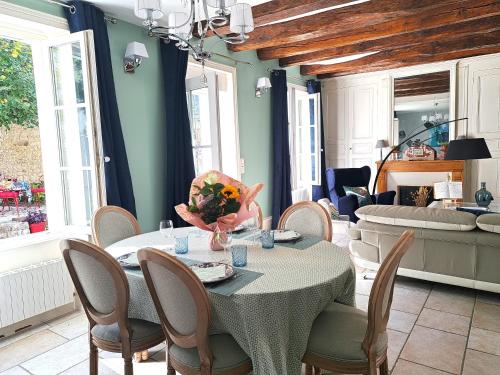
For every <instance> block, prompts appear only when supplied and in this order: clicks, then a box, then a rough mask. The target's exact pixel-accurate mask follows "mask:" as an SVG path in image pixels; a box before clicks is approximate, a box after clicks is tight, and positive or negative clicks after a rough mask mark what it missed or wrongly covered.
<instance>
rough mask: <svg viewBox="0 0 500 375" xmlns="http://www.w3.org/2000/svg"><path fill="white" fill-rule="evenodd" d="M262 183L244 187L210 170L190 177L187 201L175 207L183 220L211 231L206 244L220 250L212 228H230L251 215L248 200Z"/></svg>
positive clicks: (259, 188) (253, 214) (250, 200)
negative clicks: (208, 241)
mask: <svg viewBox="0 0 500 375" xmlns="http://www.w3.org/2000/svg"><path fill="white" fill-rule="evenodd" d="M263 186H264V185H263V184H256V185H254V186H252V187H251V188H248V187H247V186H245V185H244V184H242V183H241V182H239V181H237V180H235V179H233V178H231V177H228V176H226V175H225V174H223V173H221V172H218V171H210V172H207V173H204V174H203V175H201V176H199V177H197V178H195V179H194V180H193V182H192V184H191V190H190V191H189V205H186V204H180V205H178V206H176V207H175V210H176V211H177V213H178V214H179V216H180V217H181V218H182V219H183V220H184V221H186V222H188V223H190V224H192V225H194V226H196V227H198V228H200V229H203V230H207V231H210V232H212V233H211V236H210V248H211V249H212V250H214V251H218V250H222V246H221V245H220V244H219V243H218V241H217V238H216V236H215V235H214V234H215V232H217V231H231V230H234V229H235V228H236V227H237V226H238V225H239V224H241V223H242V222H244V221H246V220H248V219H250V218H251V217H253V216H255V215H256V214H257V211H255V210H250V204H251V203H252V202H253V201H254V199H255V196H256V195H257V194H258V193H259V191H260V190H261V189H262V187H263Z"/></svg>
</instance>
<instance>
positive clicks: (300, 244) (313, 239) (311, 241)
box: [275, 234, 323, 250]
mask: <svg viewBox="0 0 500 375" xmlns="http://www.w3.org/2000/svg"><path fill="white" fill-rule="evenodd" d="M322 240H323V239H322V238H321V237H318V236H311V235H307V234H305V235H302V237H301V238H300V239H299V240H298V241H295V242H279V243H278V242H275V245H277V246H284V247H291V248H292V249H297V250H305V249H308V248H310V247H311V246H314V245H316V244H317V243H318V242H320V241H322Z"/></svg>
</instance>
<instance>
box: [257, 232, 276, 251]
mask: <svg viewBox="0 0 500 375" xmlns="http://www.w3.org/2000/svg"><path fill="white" fill-rule="evenodd" d="M260 240H261V242H262V248H264V249H272V248H273V247H274V232H273V231H272V230H263V231H262V234H261V236H260Z"/></svg>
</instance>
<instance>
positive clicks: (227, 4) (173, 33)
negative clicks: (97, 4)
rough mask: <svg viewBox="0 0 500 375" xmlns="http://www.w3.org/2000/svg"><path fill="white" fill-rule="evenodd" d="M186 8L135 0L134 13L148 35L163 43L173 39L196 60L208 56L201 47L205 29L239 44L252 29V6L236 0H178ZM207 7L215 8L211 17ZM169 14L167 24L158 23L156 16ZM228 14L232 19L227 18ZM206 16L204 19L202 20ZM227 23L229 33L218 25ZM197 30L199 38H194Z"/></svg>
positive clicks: (163, 1)
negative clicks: (140, 20) (224, 32)
mask: <svg viewBox="0 0 500 375" xmlns="http://www.w3.org/2000/svg"><path fill="white" fill-rule="evenodd" d="M177 1H178V2H179V5H181V6H183V7H184V8H185V9H186V11H185V12H183V11H179V10H178V8H179V7H178V6H176V7H173V6H172V4H171V0H169V1H168V2H170V4H168V5H167V1H166V0H136V1H135V7H134V13H135V15H136V16H137V17H139V18H142V19H143V20H144V22H143V24H144V26H145V27H146V28H147V30H148V35H149V36H150V37H155V38H160V39H163V40H164V41H165V42H166V43H170V42H172V41H173V42H175V43H176V47H177V48H179V49H181V50H190V51H191V54H192V56H193V58H194V59H195V60H196V61H201V62H203V61H205V60H207V59H210V57H211V55H210V52H208V51H206V50H205V49H204V42H205V39H206V38H207V35H208V32H209V31H212V32H213V34H214V35H215V36H217V37H219V38H220V39H221V40H223V41H224V42H225V43H227V44H241V43H244V42H245V41H246V40H247V39H248V33H250V32H252V31H253V30H254V21H253V15H252V7H251V6H250V5H249V4H246V3H237V0H177ZM208 7H211V8H215V16H212V17H210V16H209V12H208ZM164 15H168V23H167V25H168V26H160V25H159V24H158V20H159V19H161V18H162V17H163V16H164ZM229 15H231V20H230V21H229ZM203 19H206V20H207V22H202V20H203ZM228 23H229V30H230V32H231V33H230V34H228V35H222V34H220V33H219V32H218V31H217V28H219V27H222V26H226V25H227V24H228ZM195 30H196V31H197V34H198V36H199V40H198V41H197V42H195V41H194V38H193V34H194V31H195Z"/></svg>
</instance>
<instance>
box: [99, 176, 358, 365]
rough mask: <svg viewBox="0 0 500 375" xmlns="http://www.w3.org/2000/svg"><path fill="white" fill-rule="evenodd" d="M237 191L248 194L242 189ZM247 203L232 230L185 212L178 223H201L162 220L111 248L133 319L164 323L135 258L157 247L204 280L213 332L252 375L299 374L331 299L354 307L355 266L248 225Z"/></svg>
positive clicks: (315, 246)
mask: <svg viewBox="0 0 500 375" xmlns="http://www.w3.org/2000/svg"><path fill="white" fill-rule="evenodd" d="M198 183H199V182H198ZM215 183H217V182H215ZM213 184H214V183H212V185H213ZM198 190H200V189H198ZM221 190H222V189H221ZM236 191H238V192H239V193H241V195H243V196H244V195H245V193H244V188H241V187H238V189H237V190H236ZM254 193H255V191H254ZM254 193H251V194H253V197H252V198H251V199H253V198H254V197H255V194H256V193H255V194H254ZM246 196H247V197H248V195H246ZM191 198H193V197H191ZM196 199H198V198H195V200H196ZM195 200H192V199H191V200H190V201H191V202H194V201H195ZM201 201H202V200H198V202H201ZM250 201H251V200H250ZM243 205H244V206H245V209H244V211H243V214H242V216H241V217H238V212H239V211H238V210H235V211H236V212H234V213H232V214H231V215H232V216H231V222H232V223H233V226H231V225H228V224H227V223H228V222H229V221H228V220H227V218H224V219H223V220H222V223H221V225H219V224H216V225H212V226H207V225H206V223H205V224H200V223H199V221H198V220H197V219H196V218H194V217H193V214H199V213H200V212H194V211H196V209H195V208H193V207H191V208H189V206H186V207H187V208H186V207H183V208H182V209H181V210H180V211H181V213H182V214H181V213H180V214H181V217H183V214H185V213H186V212H187V213H189V215H190V217H189V219H190V220H186V221H188V222H190V221H194V223H196V224H199V225H195V226H193V227H184V228H173V226H172V225H171V222H169V221H162V223H160V230H159V231H156V232H150V233H144V234H140V235H137V236H134V237H130V238H127V239H124V240H121V241H119V242H116V243H114V244H112V245H110V246H109V247H107V248H106V250H107V251H108V252H109V253H110V254H111V255H112V256H113V257H115V258H117V259H118V261H119V262H120V264H121V265H122V267H123V269H124V270H125V273H126V275H127V278H128V281H129V286H130V303H129V317H131V318H137V319H143V320H148V321H152V322H155V323H159V318H158V315H157V313H156V310H155V308H154V304H153V301H152V299H151V296H150V295H149V291H148V289H147V286H146V284H145V281H144V276H143V274H142V271H141V269H140V267H138V262H137V255H136V252H137V251H138V250H140V249H141V248H147V247H151V248H156V249H159V250H161V251H164V252H166V253H167V254H170V255H172V256H176V257H177V259H178V260H180V261H182V262H183V263H184V264H186V265H187V266H188V267H190V268H191V270H192V271H193V272H194V273H195V274H196V275H197V276H198V277H199V278H200V280H201V281H202V282H203V284H204V285H205V287H206V290H207V292H208V296H209V300H210V302H211V306H212V327H211V330H212V331H213V332H226V333H230V334H231V335H232V336H233V337H234V339H235V340H236V341H237V343H238V344H239V345H240V346H241V348H243V350H244V351H245V352H246V353H247V354H248V355H249V356H250V357H251V359H252V363H253V369H254V370H253V372H254V373H255V374H265V375H268V374H276V375H282V374H289V375H294V374H296V375H299V374H300V371H301V359H302V356H303V354H304V352H305V350H306V346H307V340H308V336H309V332H310V329H311V326H312V324H313V321H314V320H315V318H316V317H317V316H318V315H319V313H320V312H321V311H323V310H324V309H325V307H326V306H327V305H328V304H329V303H331V302H333V301H337V302H340V303H344V304H348V305H353V304H354V290H355V270H354V266H353V264H352V262H351V259H350V257H349V255H348V253H347V252H346V251H345V250H344V249H342V248H338V247H336V246H335V245H334V244H332V243H331V242H328V241H324V240H323V239H322V238H319V237H314V236H309V235H304V234H301V233H298V232H296V231H289V230H275V231H270V230H261V229H260V228H256V227H255V226H253V225H251V224H250V225H248V224H247V225H245V222H247V220H248V219H249V218H250V217H251V214H252V213H251V212H249V210H248V209H247V207H248V206H247V203H245V204H242V206H243ZM197 207H198V206H197ZM200 211H201V210H200ZM178 212H179V211H178ZM233 214H234V215H233ZM183 218H184V217H183ZM193 218H194V220H193ZM241 218H244V219H245V220H239V219H241ZM247 223H248V222H247ZM240 225H242V227H240ZM233 230H234V232H233ZM214 243H216V246H214Z"/></svg>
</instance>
